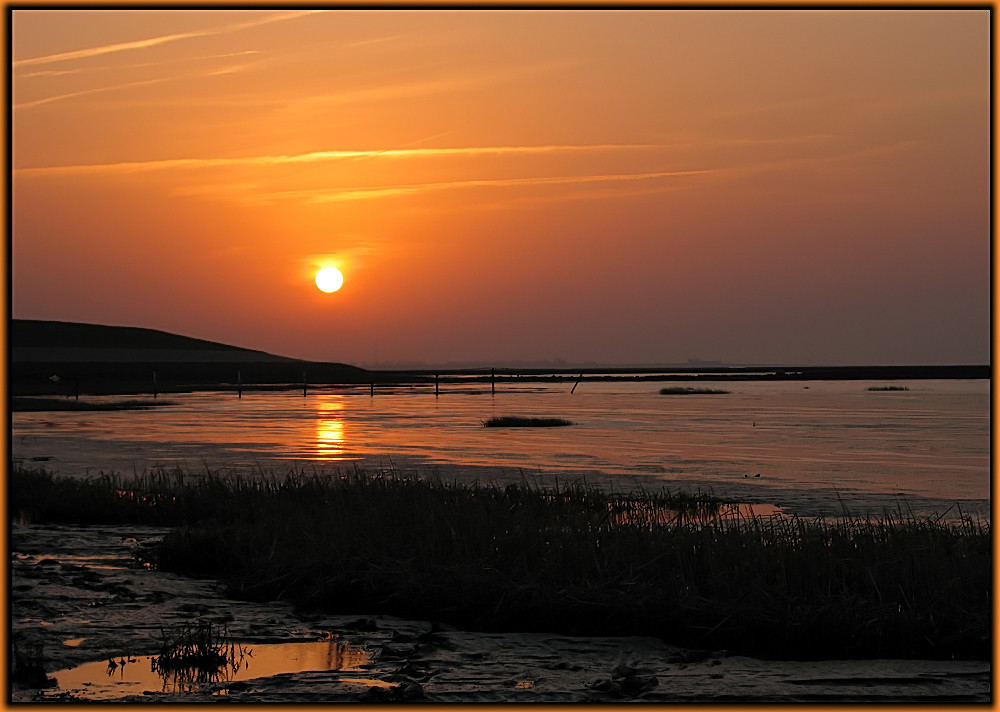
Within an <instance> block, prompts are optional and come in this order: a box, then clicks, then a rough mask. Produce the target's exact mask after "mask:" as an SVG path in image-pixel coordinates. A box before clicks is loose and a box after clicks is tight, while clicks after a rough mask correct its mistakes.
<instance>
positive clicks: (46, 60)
mask: <svg viewBox="0 0 1000 712" xmlns="http://www.w3.org/2000/svg"><path fill="white" fill-rule="evenodd" d="M317 12H322V10H296V11H293V12H282V13H277V14H274V15H268V16H267V17H263V18H259V19H256V20H249V21H246V22H238V23H235V24H232V25H226V26H224V27H220V28H217V29H213V30H198V31H195V32H179V33H176V34H172V35H162V36H160V37H150V38H148V39H144V40H135V41H133V42H119V43H116V44H110V45H103V46H101V47H88V48H86V49H78V50H74V51H72V52H60V53H58V54H50V55H46V56H44V57H32V58H30V59H21V60H18V61H15V62H12V63H11V66H12V67H13V68H14V69H18V68H20V67H30V66H36V65H39V64H52V63H54V62H68V61H72V60H75V59H89V58H90V57H99V56H101V55H105V54H113V53H116V52H128V51H131V50H138V49H146V48H148V47H156V46H158V45H162V44H167V43H170V42H177V41H179V40H188V39H194V38H196V37H208V36H211V35H221V34H226V33H229V32H238V31H240V30H245V29H249V28H251V27H258V26H260V25H267V24H271V23H273V22H283V21H285V20H294V19H297V18H299V17H304V16H306V15H312V14H314V13H317Z"/></svg>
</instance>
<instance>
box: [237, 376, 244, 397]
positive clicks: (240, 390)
mask: <svg viewBox="0 0 1000 712" xmlns="http://www.w3.org/2000/svg"><path fill="white" fill-rule="evenodd" d="M236 397H237V398H241V399H242V398H243V374H242V373H240V369H238V368H237V369H236Z"/></svg>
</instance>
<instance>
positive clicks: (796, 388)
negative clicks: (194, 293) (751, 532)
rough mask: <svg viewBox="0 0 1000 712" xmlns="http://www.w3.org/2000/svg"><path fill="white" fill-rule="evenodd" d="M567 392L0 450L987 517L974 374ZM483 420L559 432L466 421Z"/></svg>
mask: <svg viewBox="0 0 1000 712" xmlns="http://www.w3.org/2000/svg"><path fill="white" fill-rule="evenodd" d="M572 385H573V384H572V383H553V384H551V385H550V384H543V385H540V384H516V383H514V384H510V383H503V384H502V385H498V387H497V391H496V393H495V394H492V393H491V389H490V386H489V384H485V385H483V384H469V383H466V384H443V385H442V387H441V392H440V395H439V396H435V394H434V386H433V385H431V386H429V387H428V386H422V387H413V388H409V387H395V388H391V389H389V388H384V389H376V390H375V393H374V396H372V395H370V393H369V389H368V388H367V387H365V388H337V389H324V390H319V391H310V392H309V393H308V394H307V395H305V396H303V394H302V392H301V391H281V392H244V393H243V396H242V398H237V396H236V394H235V393H229V392H227V393H219V392H202V393H187V394H177V395H173V394H170V395H166V396H161V398H162V399H164V400H169V401H171V402H173V403H175V405H170V406H164V407H159V408H156V409H153V410H143V411H109V412H44V413H14V414H13V415H12V438H11V449H12V455H13V457H14V458H15V460H23V461H26V462H37V463H39V464H41V465H42V466H44V467H46V468H48V469H51V470H54V471H56V472H59V473H61V474H65V475H70V476H84V475H88V474H89V475H94V474H97V473H98V472H100V471H104V472H109V471H115V472H120V473H124V474H129V473H132V472H142V471H143V470H147V469H151V468H156V467H161V466H166V467H173V466H175V465H179V466H182V467H184V468H185V469H186V470H189V471H204V470H205V469H206V468H207V469H212V470H237V471H244V472H248V471H264V472H276V473H279V474H280V473H283V472H285V471H287V470H288V469H289V468H295V469H296V470H301V469H303V468H304V469H306V470H307V471H310V472H312V471H316V472H329V473H337V472H343V471H344V470H345V469H350V468H353V467H355V466H360V467H364V468H375V469H387V468H392V469H395V470H396V471H403V472H410V471H413V472H417V473H419V474H421V475H425V476H427V475H431V474H438V475H440V476H442V477H444V478H446V479H449V480H450V479H457V480H462V481H472V480H479V481H492V482H503V481H507V480H519V479H521V478H522V477H526V478H528V479H529V480H531V481H536V482H538V483H540V484H551V483H552V482H553V480H554V479H555V478H558V479H559V481H560V482H567V481H576V480H585V481H586V482H588V483H591V484H596V485H599V486H602V487H606V488H613V489H616V490H618V491H628V490H632V489H635V488H637V487H645V488H654V489H658V488H659V487H660V486H667V487H669V488H671V489H676V488H684V489H688V490H693V489H697V488H711V489H712V490H713V491H714V492H715V493H716V494H720V495H723V496H727V497H731V498H734V499H736V500H738V501H744V502H759V503H768V504H773V505H780V506H781V507H782V508H784V509H785V510H788V511H792V512H794V513H797V514H802V515H806V516H812V515H818V514H836V513H839V512H840V511H841V508H842V507H844V506H847V507H848V508H849V509H850V511H852V512H857V513H864V512H870V511H881V510H882V509H883V508H884V507H891V508H896V507H897V506H904V507H906V508H909V509H912V510H913V511H914V512H916V513H922V514H923V513H942V512H944V511H945V510H947V509H948V508H949V507H952V506H953V505H954V504H955V503H956V502H958V503H960V505H961V508H962V511H963V512H968V513H978V514H981V515H983V516H988V509H989V497H990V382H989V381H987V380H968V381H954V380H914V381H906V382H894V383H893V384H892V385H893V386H901V387H906V388H908V389H909V390H906V391H869V390H868V388H870V387H873V386H881V385H885V384H876V383H872V382H869V381H809V382H794V381H783V382H759V381H735V382H726V383H702V382H699V383H698V384H697V385H698V386H699V387H707V388H720V389H726V390H728V391H730V393H727V394H721V395H660V393H659V389H660V387H662V386H663V384H662V383H655V382H634V381H633V382H603V383H602V382H593V381H584V382H582V383H580V384H579V385H578V386H577V388H576V390H575V392H571V390H572ZM93 400H98V399H96V398H94V399H93ZM497 415H525V416H548V417H551V416H555V417H560V418H567V419H569V420H571V421H573V422H574V425H572V426H570V427H561V428H513V429H510V428H508V429H497V428H484V427H482V421H484V420H486V419H488V418H490V417H493V416H497ZM757 474H760V477H755V475H757ZM954 511H956V510H955V509H954V508H953V509H952V512H954Z"/></svg>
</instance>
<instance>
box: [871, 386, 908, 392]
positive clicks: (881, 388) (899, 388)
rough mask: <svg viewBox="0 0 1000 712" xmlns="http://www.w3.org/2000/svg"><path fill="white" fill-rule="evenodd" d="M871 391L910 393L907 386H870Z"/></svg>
mask: <svg viewBox="0 0 1000 712" xmlns="http://www.w3.org/2000/svg"><path fill="white" fill-rule="evenodd" d="M868 390H869V391H908V390H910V389H909V388H908V387H906V386H869V387H868Z"/></svg>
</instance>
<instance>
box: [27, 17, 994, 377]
mask: <svg viewBox="0 0 1000 712" xmlns="http://www.w3.org/2000/svg"><path fill="white" fill-rule="evenodd" d="M8 13H9V15H8V18H9V20H10V22H11V32H12V39H13V60H14V61H13V68H12V81H13V84H12V90H13V107H12V109H11V114H12V117H13V121H12V148H13V155H12V160H13V182H12V185H13V210H12V220H11V224H12V260H13V262H12V270H11V271H12V280H13V284H12V314H13V316H14V317H15V318H26V319H57V320H66V321H82V322H91V323H101V324H116V325H130V326H143V327H149V328H154V329H163V330H166V331H171V332H175V333H179V334H183V335H186V336H193V337H197V338H203V339H211V340H215V341H223V342H226V343H231V344H235V345H239V346H246V347H249V348H256V349H262V350H265V351H270V352H273V353H278V354H282V355H286V356H294V357H299V358H307V359H313V360H328V361H342V362H348V363H354V364H358V365H362V366H364V365H376V364H386V363H402V362H406V363H413V362H422V363H426V364H445V363H449V362H476V363H480V364H483V365H497V366H500V365H504V364H513V363H515V362H522V361H541V360H550V359H563V360H565V361H567V362H569V363H571V364H574V363H583V362H601V363H606V364H652V363H656V364H670V363H678V362H683V361H685V360H686V359H689V358H698V359H708V360H720V361H725V362H731V363H789V364H827V363H832V364H865V363H884V364H895V363H911V364H924V363H927V364H933V363H988V362H989V361H990V321H989V319H990V308H989V307H990V210H991V203H990V131H991V126H990V85H989V81H990V74H989V70H990V14H989V11H988V10H987V9H980V10H885V11H879V10H870V9H862V10H846V9H839V10H788V11H776V10H756V11H750V10H665V9H659V10H648V11H647V10H642V11H635V10H628V11H624V10H623V11H611V10H528V11H514V10H496V11H485V10H473V11H470V10H464V11H427V10H422V11H412V10H411V11H372V10H367V11H364V10H362V11H346V10H330V11H314V10H290V9H278V10H220V11H207V10H159V11H156V10H124V11H116V10H115V11H112V10H99V11H86V10H72V11H69V10H46V9H34V10H14V11H11V10H8ZM328 264H329V265H335V266H338V267H339V268H340V269H341V271H342V272H343V273H344V275H345V277H346V281H345V284H344V287H343V288H342V289H341V290H340V291H338V292H335V293H333V294H324V293H322V292H320V291H319V290H317V289H316V287H315V284H314V283H313V281H312V280H313V275H314V274H315V272H316V270H317V269H319V268H320V267H321V266H324V265H328Z"/></svg>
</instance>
